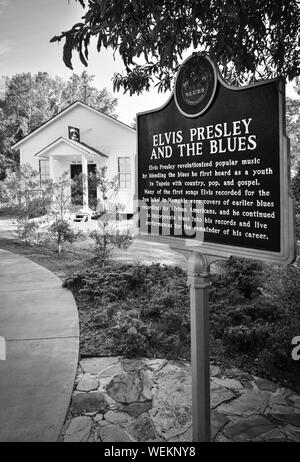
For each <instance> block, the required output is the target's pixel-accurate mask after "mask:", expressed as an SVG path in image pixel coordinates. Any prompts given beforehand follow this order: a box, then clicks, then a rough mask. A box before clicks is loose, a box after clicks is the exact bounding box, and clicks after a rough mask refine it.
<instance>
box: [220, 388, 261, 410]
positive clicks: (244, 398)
mask: <svg viewBox="0 0 300 462" xmlns="http://www.w3.org/2000/svg"><path fill="white" fill-rule="evenodd" d="M267 405H268V395H267V394H266V393H265V392H263V391H258V390H247V391H245V393H243V394H242V395H241V396H240V397H239V398H237V399H235V400H233V401H231V402H230V403H225V404H221V406H220V407H219V408H218V411H219V412H222V413H223V414H226V415H239V416H250V415H254V414H263V412H264V410H265V409H266V407H267Z"/></svg>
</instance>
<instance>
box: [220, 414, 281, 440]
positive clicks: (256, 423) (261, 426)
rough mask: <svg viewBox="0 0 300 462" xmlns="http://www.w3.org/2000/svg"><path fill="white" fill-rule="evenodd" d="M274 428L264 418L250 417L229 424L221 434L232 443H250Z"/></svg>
mask: <svg viewBox="0 0 300 462" xmlns="http://www.w3.org/2000/svg"><path fill="white" fill-rule="evenodd" d="M274 429H275V426H274V425H273V424H272V423H271V422H269V420H267V419H266V418H265V417H261V416H250V417H248V418H247V419H243V420H242V419H241V420H239V421H238V422H234V423H229V424H227V425H226V427H225V428H224V431H223V434H224V436H225V437H226V438H229V439H230V440H232V441H236V442H238V441H252V440H254V438H256V437H257V436H259V435H262V434H264V433H267V432H270V431H271V430H274Z"/></svg>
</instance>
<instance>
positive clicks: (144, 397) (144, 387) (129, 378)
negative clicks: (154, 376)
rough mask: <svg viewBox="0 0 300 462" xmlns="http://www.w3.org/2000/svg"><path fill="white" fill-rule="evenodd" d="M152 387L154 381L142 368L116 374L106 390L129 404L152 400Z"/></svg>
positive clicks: (110, 394)
mask: <svg viewBox="0 0 300 462" xmlns="http://www.w3.org/2000/svg"><path fill="white" fill-rule="evenodd" d="M151 388H152V382H151V380H150V378H149V376H148V374H147V373H146V372H145V371H143V370H140V371H138V372H135V373H128V374H119V375H116V376H115V377H114V378H113V379H112V380H111V381H110V383H109V384H108V385H107V387H106V392H107V394H108V395H109V396H110V397H111V398H112V399H114V400H115V401H118V402H119V403H123V404H129V403H134V402H142V401H148V400H150V399H151Z"/></svg>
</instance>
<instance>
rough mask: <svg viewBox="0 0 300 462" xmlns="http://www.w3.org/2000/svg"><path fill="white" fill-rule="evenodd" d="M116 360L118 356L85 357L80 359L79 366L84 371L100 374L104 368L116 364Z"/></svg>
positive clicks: (117, 360)
mask: <svg viewBox="0 0 300 462" xmlns="http://www.w3.org/2000/svg"><path fill="white" fill-rule="evenodd" d="M118 362H119V358H118V357H104V358H86V359H82V360H81V361H80V366H81V367H82V369H83V371H84V372H88V373H90V374H100V373H101V372H102V371H103V370H104V369H107V368H108V367H109V366H111V365H112V364H117V363H118Z"/></svg>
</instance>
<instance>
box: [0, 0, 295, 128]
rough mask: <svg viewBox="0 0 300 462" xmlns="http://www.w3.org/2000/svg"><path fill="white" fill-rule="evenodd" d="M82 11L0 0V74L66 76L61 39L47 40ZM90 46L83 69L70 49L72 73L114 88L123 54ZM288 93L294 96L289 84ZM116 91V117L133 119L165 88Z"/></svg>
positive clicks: (39, 0) (156, 102) (67, 2)
mask: <svg viewBox="0 0 300 462" xmlns="http://www.w3.org/2000/svg"><path fill="white" fill-rule="evenodd" d="M83 14H84V10H83V9H82V7H81V6H80V4H79V3H78V2H76V1H75V0H0V75H12V74H15V73H20V72H32V73H36V72H38V71H43V72H48V73H49V74H51V75H55V74H56V75H60V76H62V77H64V78H65V79H67V78H68V77H69V76H70V75H71V74H72V71H71V70H69V69H68V68H67V67H66V66H65V65H64V63H63V60H62V50H63V42H61V43H60V44H57V43H53V44H51V43H49V41H50V39H51V38H52V37H53V36H54V35H58V34H59V33H60V32H61V31H63V30H68V29H69V28H70V27H71V26H73V25H74V24H75V23H76V22H79V21H80V18H81V16H82V15H83ZM89 51H90V57H89V66H88V68H87V69H86V68H85V67H84V66H83V64H82V63H81V62H80V61H79V59H78V57H77V56H76V53H74V58H73V65H74V72H76V73H77V74H81V73H82V71H83V70H85V69H86V70H87V72H88V73H89V74H90V75H95V80H94V85H95V86H96V87H98V88H99V89H102V88H103V87H106V88H107V89H108V91H110V92H111V93H113V85H112V76H113V74H114V73H115V72H122V71H123V69H124V67H123V64H122V61H121V59H120V58H119V57H118V55H117V54H116V56H115V59H114V58H113V52H112V50H103V51H101V53H98V52H97V50H96V49H95V47H93V46H91V47H90V50H89ZM287 94H288V95H289V96H294V92H293V88H292V85H291V84H289V85H288V86H287ZM114 96H116V97H117V98H118V107H117V113H118V115H119V119H120V120H121V121H123V122H125V123H128V124H131V123H132V122H133V119H134V117H135V115H136V113H138V112H142V111H147V110H150V109H153V108H156V107H159V106H162V105H163V104H164V103H165V102H166V101H167V100H168V98H169V93H164V94H158V93H157V90H156V89H155V88H153V89H152V90H151V91H150V92H144V93H143V94H142V95H140V96H129V95H127V94H126V95H124V94H123V92H122V91H121V92H119V93H115V94H114Z"/></svg>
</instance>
